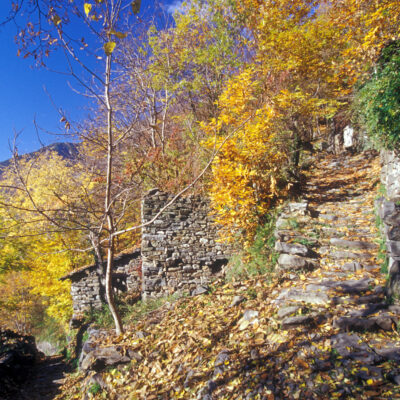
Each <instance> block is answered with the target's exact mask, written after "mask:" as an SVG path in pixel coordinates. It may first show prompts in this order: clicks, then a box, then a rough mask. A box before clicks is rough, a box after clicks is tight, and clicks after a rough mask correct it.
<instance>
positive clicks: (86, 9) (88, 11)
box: [83, 3, 93, 17]
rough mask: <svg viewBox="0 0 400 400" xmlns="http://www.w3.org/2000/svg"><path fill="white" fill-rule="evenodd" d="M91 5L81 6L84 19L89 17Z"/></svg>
mask: <svg viewBox="0 0 400 400" xmlns="http://www.w3.org/2000/svg"><path fill="white" fill-rule="evenodd" d="M92 7H93V5H92V4H90V3H84V4H83V10H84V12H85V15H86V17H89V14H90V12H91V11H92Z"/></svg>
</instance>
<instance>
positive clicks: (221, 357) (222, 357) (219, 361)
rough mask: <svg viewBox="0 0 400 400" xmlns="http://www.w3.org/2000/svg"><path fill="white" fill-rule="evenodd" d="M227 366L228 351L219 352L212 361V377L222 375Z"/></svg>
mask: <svg viewBox="0 0 400 400" xmlns="http://www.w3.org/2000/svg"><path fill="white" fill-rule="evenodd" d="M228 364H229V350H226V349H225V350H221V351H220V352H219V353H218V355H217V357H216V359H215V361H214V372H213V377H216V376H218V375H222V374H223V373H224V371H225V369H226V367H227V365H228Z"/></svg>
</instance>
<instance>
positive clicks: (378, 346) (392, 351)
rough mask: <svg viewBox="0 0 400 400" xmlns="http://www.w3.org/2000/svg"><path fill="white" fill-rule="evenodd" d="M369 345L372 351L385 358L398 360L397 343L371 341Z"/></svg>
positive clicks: (399, 351)
mask: <svg viewBox="0 0 400 400" xmlns="http://www.w3.org/2000/svg"><path fill="white" fill-rule="evenodd" d="M371 347H372V348H373V350H374V352H375V353H376V354H378V355H380V356H381V357H383V358H384V359H386V360H392V361H395V362H397V363H399V362H400V347H399V345H398V343H391V342H388V343H382V342H376V343H374V342H372V343H371Z"/></svg>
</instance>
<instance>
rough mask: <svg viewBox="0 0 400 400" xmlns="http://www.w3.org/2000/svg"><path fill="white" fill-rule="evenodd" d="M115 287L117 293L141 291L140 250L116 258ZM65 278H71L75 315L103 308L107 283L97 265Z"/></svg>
mask: <svg viewBox="0 0 400 400" xmlns="http://www.w3.org/2000/svg"><path fill="white" fill-rule="evenodd" d="M114 266H115V267H114V273H113V287H114V291H115V292H116V293H124V292H130V293H140V291H141V286H142V280H141V257H140V251H139V250H136V251H133V252H131V253H127V254H122V255H119V256H117V257H116V258H115V260H114ZM64 279H70V280H71V296H72V299H73V312H74V315H81V314H82V313H84V312H86V311H89V310H98V309H101V307H102V305H103V304H104V303H105V295H104V293H105V289H104V287H105V283H104V282H102V280H101V278H100V276H99V273H98V271H97V265H95V264H93V265H89V266H87V267H83V268H81V269H78V270H76V271H73V272H72V273H70V274H68V275H67V276H65V277H63V278H62V280H64Z"/></svg>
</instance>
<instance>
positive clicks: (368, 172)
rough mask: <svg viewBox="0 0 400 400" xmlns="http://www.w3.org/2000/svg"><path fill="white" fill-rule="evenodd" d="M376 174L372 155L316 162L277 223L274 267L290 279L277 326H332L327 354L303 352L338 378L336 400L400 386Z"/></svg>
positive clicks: (279, 300) (280, 298)
mask: <svg viewBox="0 0 400 400" xmlns="http://www.w3.org/2000/svg"><path fill="white" fill-rule="evenodd" d="M378 171H379V162H378V160H377V158H376V157H375V156H374V155H373V154H372V153H363V154H361V155H357V156H354V157H351V158H350V157H349V158H347V159H345V158H343V159H334V158H329V159H322V160H321V161H320V163H319V164H318V165H317V166H316V167H315V168H314V169H313V171H312V173H311V174H310V177H309V180H308V182H307V186H306V190H305V194H304V196H303V198H304V199H303V200H301V201H299V202H297V203H291V204H289V205H288V206H286V208H285V209H284V210H283V213H282V214H281V216H280V217H279V219H278V222H277V231H276V237H277V239H278V241H277V243H276V250H277V251H278V252H279V253H280V257H279V261H278V268H279V269H280V270H282V273H283V274H286V276H287V275H288V276H289V278H291V279H292V284H291V285H290V286H289V287H287V288H286V289H284V290H283V291H281V292H280V293H279V294H277V296H276V297H275V299H274V300H273V303H274V304H275V305H276V307H277V309H278V311H277V315H278V318H279V320H280V322H281V328H282V329H285V330H292V329H295V328H297V329H299V330H302V329H309V330H311V328H312V327H317V326H318V327H320V329H316V330H314V332H318V331H319V332H321V331H323V327H324V326H326V327H327V330H328V329H332V328H333V330H334V335H332V336H330V337H329V339H328V341H327V343H328V346H327V347H328V348H329V349H330V352H331V356H330V357H329V358H327V357H326V352H322V351H319V349H318V347H317V346H313V345H312V344H311V345H310V344H307V345H305V346H304V349H303V350H304V352H305V353H307V351H308V352H310V353H313V357H314V360H315V365H314V371H316V372H321V371H323V372H326V373H327V374H328V375H329V377H330V378H332V377H333V378H334V379H336V378H337V380H338V382H340V381H342V383H343V385H342V386H341V387H340V390H339V389H338V393H337V398H371V399H372V398H383V397H385V398H386V396H383V397H380V396H381V395H382V393H383V392H384V391H385V390H386V391H387V394H388V397H389V398H400V394H398V393H397V394H396V391H394V392H393V393H392V396H391V395H390V393H391V390H392V389H391V388H392V387H396V385H399V384H400V343H399V341H398V332H397V330H398V322H399V319H400V305H396V304H391V303H393V302H391V301H390V299H389V301H388V299H387V298H386V296H385V279H386V277H385V274H384V273H382V272H381V266H380V264H382V262H383V260H382V259H378V255H379V254H378V253H379V245H378V241H379V234H378V232H377V228H376V223H375V219H376V218H375V216H374V198H375V197H376V196H377V186H378V174H377V172H378ZM321 327H322V329H321ZM312 336H313V337H312V338H311V339H312V341H313V342H316V341H318V339H322V335H321V333H313V334H312ZM325 339H326V337H325V338H324V340H325ZM319 355H320V356H319ZM332 355H334V356H335V357H333V358H335V360H333V358H332ZM346 382H347V385H346ZM354 382H356V383H357V384H359V386H360V387H359V388H358V389H355V388H354V387H352V385H353V384H354ZM307 384H308V385H309V386H310V385H311V386H312V385H313V384H315V382H314V383H307ZM319 387H320V388H322V389H321V390H322V392H321V395H323V385H322V386H321V385H319ZM383 388H385V389H383ZM378 389H379V390H378ZM331 395H332V394H331ZM332 398H335V397H332Z"/></svg>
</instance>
